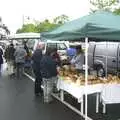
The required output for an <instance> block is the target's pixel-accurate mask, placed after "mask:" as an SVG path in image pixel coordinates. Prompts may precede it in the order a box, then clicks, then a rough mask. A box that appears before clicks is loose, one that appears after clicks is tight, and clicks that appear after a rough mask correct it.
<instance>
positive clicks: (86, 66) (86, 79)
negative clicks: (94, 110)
mask: <svg viewBox="0 0 120 120" xmlns="http://www.w3.org/2000/svg"><path fill="white" fill-rule="evenodd" d="M87 85H88V37H86V38H85V120H87V108H88V105H87Z"/></svg>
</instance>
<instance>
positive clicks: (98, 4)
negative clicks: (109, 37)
mask: <svg viewBox="0 0 120 120" xmlns="http://www.w3.org/2000/svg"><path fill="white" fill-rule="evenodd" d="M90 3H91V5H92V9H91V11H92V12H96V11H98V10H105V11H113V7H114V6H116V5H117V4H118V3H119V0H90Z"/></svg>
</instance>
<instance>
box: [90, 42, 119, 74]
mask: <svg viewBox="0 0 120 120" xmlns="http://www.w3.org/2000/svg"><path fill="white" fill-rule="evenodd" d="M88 65H89V68H90V69H91V68H93V69H94V70H96V71H97V75H98V76H105V72H106V71H107V73H112V74H116V73H119V71H120V43H118V42H98V43H90V44H89V48H88Z"/></svg>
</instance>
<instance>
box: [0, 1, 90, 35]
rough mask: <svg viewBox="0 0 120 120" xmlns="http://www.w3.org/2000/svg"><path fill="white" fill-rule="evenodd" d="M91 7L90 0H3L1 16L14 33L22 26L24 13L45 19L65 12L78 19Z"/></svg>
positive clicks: (0, 5)
mask: <svg viewBox="0 0 120 120" xmlns="http://www.w3.org/2000/svg"><path fill="white" fill-rule="evenodd" d="M89 7H90V6H89V0H1V1H0V16H1V17H2V21H3V22H4V23H5V24H6V25H7V26H8V28H9V29H10V31H11V32H12V33H14V32H15V31H16V29H18V28H20V27H21V25H22V22H23V17H22V16H23V15H24V16H29V17H31V18H33V19H36V20H44V19H51V18H54V17H56V16H59V15H61V14H65V15H67V16H69V17H70V18H71V19H76V18H79V17H81V16H84V15H86V14H88V12H89Z"/></svg>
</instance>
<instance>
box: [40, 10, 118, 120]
mask: <svg viewBox="0 0 120 120" xmlns="http://www.w3.org/2000/svg"><path fill="white" fill-rule="evenodd" d="M41 37H42V38H43V39H51V40H76V39H79V40H80V38H85V42H86V51H85V86H87V80H88V57H87V56H88V38H97V39H99V40H101V39H104V40H105V41H107V40H109V41H113V40H114V41H115V40H117V41H119V40H120V16H118V15H115V14H113V13H111V12H104V11H99V12H96V13H93V14H90V15H87V16H84V17H82V18H79V19H76V20H73V21H71V22H68V23H65V24H64V25H62V26H61V27H59V28H57V29H55V30H53V31H51V32H46V33H43V34H41ZM106 65H107V57H106ZM106 71H107V67H106ZM88 119H89V118H88V117H87V92H86V94H85V120H88Z"/></svg>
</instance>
